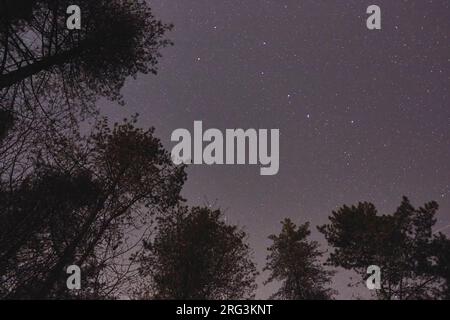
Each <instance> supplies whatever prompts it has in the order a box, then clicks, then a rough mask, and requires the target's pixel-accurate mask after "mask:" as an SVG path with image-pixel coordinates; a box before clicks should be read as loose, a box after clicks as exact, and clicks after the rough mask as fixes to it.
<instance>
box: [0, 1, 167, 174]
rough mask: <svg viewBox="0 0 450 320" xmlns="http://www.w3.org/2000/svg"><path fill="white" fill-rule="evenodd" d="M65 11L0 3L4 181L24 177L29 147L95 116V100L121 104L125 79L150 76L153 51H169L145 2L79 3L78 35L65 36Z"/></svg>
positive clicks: (57, 5)
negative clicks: (162, 49) (101, 99)
mask: <svg viewBox="0 0 450 320" xmlns="http://www.w3.org/2000/svg"><path fill="white" fill-rule="evenodd" d="M71 4H73V3H72V2H71V1H69V0H13V1H11V0H7V1H1V2H0V12H1V14H0V130H1V131H0V137H1V138H3V141H2V143H1V144H0V176H2V177H7V179H10V177H14V179H15V180H18V181H21V180H23V179H24V178H25V177H26V175H27V174H28V173H29V171H30V168H31V167H32V165H31V164H30V163H29V161H28V158H29V150H31V149H33V147H36V146H40V147H42V146H41V145H42V142H43V141H45V142H48V143H51V142H50V141H51V140H52V139H53V138H54V137H59V136H60V135H72V134H73V133H74V131H77V130H78V125H79V123H80V122H81V121H83V120H85V118H86V117H92V116H94V117H95V116H97V114H98V111H97V108H96V107H95V101H96V100H97V99H98V98H99V97H107V98H109V99H112V100H117V101H119V102H122V101H121V97H120V89H121V87H122V86H123V84H124V82H125V79H126V78H127V77H130V76H136V75H137V74H138V73H156V71H157V62H158V58H159V57H160V56H161V54H160V49H161V48H163V47H164V46H166V45H168V44H170V41H168V40H167V39H165V33H166V32H167V31H168V30H169V29H170V28H171V26H170V25H167V24H164V23H162V22H161V21H159V20H157V19H155V17H154V16H153V14H152V11H151V9H150V7H149V6H148V4H147V3H146V1H143V0H137V1H125V0H99V1H90V0H79V1H77V5H79V6H80V7H81V10H82V28H81V30H68V29H67V28H66V19H67V15H66V9H67V7H68V6H69V5H71ZM8 114H9V115H10V116H11V117H12V119H14V123H13V124H14V125H13V126H12V125H11V121H10V119H11V118H10V117H3V115H8ZM6 129H8V130H9V131H7V130H6ZM8 132H9V134H7V133H8Z"/></svg>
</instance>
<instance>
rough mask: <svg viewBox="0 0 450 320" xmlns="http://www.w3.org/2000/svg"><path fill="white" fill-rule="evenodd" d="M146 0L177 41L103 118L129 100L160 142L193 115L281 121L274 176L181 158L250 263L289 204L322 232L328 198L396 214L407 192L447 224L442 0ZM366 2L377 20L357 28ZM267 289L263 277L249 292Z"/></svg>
mask: <svg viewBox="0 0 450 320" xmlns="http://www.w3.org/2000/svg"><path fill="white" fill-rule="evenodd" d="M150 3H151V5H152V7H153V9H154V13H155V15H156V16H157V17H158V18H160V19H162V20H163V21H164V22H172V23H174V24H175V29H174V30H173V31H172V32H171V33H170V34H169V37H170V39H172V40H173V41H174V42H175V45H174V46H173V47H171V48H168V49H165V50H164V51H163V54H164V57H163V58H162V59H161V63H160V71H159V74H158V75H157V76H156V77H155V76H152V75H148V76H139V77H138V78H137V79H136V80H133V79H130V80H129V81H128V82H127V84H126V86H125V88H124V89H123V91H122V92H123V94H124V98H125V101H126V106H125V107H121V106H118V105H116V104H113V103H111V102H109V101H102V102H101V109H102V112H103V113H105V114H107V115H108V116H109V117H110V118H111V121H117V120H120V119H121V118H124V117H129V116H130V115H131V114H133V113H136V112H138V113H139V114H140V115H141V117H140V122H139V125H141V126H143V127H150V126H154V127H155V128H156V135H157V136H158V137H159V138H161V140H162V141H163V142H164V145H165V146H166V148H167V150H169V151H170V150H171V148H172V147H173V146H174V143H171V142H170V135H171V133H172V131H174V130H175V129H178V128H187V129H189V130H192V128H193V122H194V121H195V120H201V121H203V127H204V129H208V128H218V129H221V130H225V129H227V128H230V129H233V128H243V129H248V128H256V129H259V128H261V129H280V132H281V137H280V172H279V173H278V175H276V176H260V174H259V166H238V165H236V166H212V167H207V166H196V167H190V168H189V169H188V174H189V176H188V181H187V183H186V185H185V187H184V193H183V195H184V197H185V198H187V199H188V200H189V203H190V204H192V205H204V204H212V205H215V206H217V207H220V208H222V209H224V210H225V212H226V216H227V219H228V220H229V222H232V223H238V224H239V225H241V226H244V227H245V229H246V231H247V232H248V233H249V234H250V239H249V240H250V243H251V245H252V247H253V248H254V251H255V260H256V261H257V262H258V264H259V268H260V269H262V267H263V265H264V261H265V256H266V251H265V249H266V247H267V246H268V245H269V241H268V240H267V236H268V235H270V234H271V233H278V232H279V231H280V230H281V225H280V223H279V222H280V221H281V220H282V219H283V218H285V217H291V218H292V219H293V220H294V221H295V222H297V223H303V222H305V221H310V222H311V224H312V226H313V236H312V238H313V239H315V240H318V241H320V243H322V244H324V245H325V240H324V238H323V237H322V236H321V235H320V234H319V233H318V232H317V231H316V229H315V226H316V225H319V224H324V223H326V222H327V217H328V216H329V215H330V214H331V211H332V210H334V209H336V208H338V207H339V206H341V205H343V204H354V203H357V202H358V201H370V202H373V203H374V204H375V205H376V206H377V208H378V209H379V211H380V212H381V213H392V212H393V211H394V210H395V208H396V207H397V206H398V205H399V204H400V201H401V197H402V196H403V195H406V196H409V197H410V199H411V200H412V202H413V204H415V205H417V206H419V205H422V204H423V203H424V202H425V201H429V200H436V201H438V202H439V204H440V205H441V209H440V213H439V216H438V218H439V221H438V223H437V228H438V229H440V228H443V227H445V226H447V225H448V224H450V212H449V209H450V105H449V103H450V96H449V88H450V43H449V38H448V35H449V34H450V32H449V30H450V11H449V10H450V1H448V0H434V1H432V0H428V1H425V0H417V1H406V0H403V1H400V0H397V1H392V0H389V1H381V0H371V1H360V0H359V1H356V0H355V1H353V0H352V1H351V0H346V1H343V0H340V1H318V0H309V1H301V0H295V1H294V0H292V1H284V0H272V1H269V0H245V1H243V0H242V1H237V0H230V1H223V0H183V1H179V0H176V1H175V0H173V1H167V0H153V1H150ZM372 4H376V5H379V6H380V7H381V10H382V30H380V31H369V30H368V29H367V27H366V19H367V17H368V15H367V14H366V9H367V7H368V6H369V5H372ZM446 233H447V234H448V233H449V229H446ZM324 248H325V247H324ZM264 279H265V275H264V274H263V275H262V276H261V277H260V279H259V283H262V282H263V281H264ZM347 282H348V274H346V273H344V272H340V273H339V274H338V275H337V276H336V282H335V283H334V287H335V288H336V289H338V290H339V291H340V292H341V294H340V296H339V297H340V298H351V291H352V290H350V289H347V288H346V283H347ZM273 290H274V287H273V286H267V287H263V286H260V288H259V289H258V295H257V297H259V298H267V297H268V296H269V295H270V294H271V293H273ZM361 293H362V294H364V290H363V289H361Z"/></svg>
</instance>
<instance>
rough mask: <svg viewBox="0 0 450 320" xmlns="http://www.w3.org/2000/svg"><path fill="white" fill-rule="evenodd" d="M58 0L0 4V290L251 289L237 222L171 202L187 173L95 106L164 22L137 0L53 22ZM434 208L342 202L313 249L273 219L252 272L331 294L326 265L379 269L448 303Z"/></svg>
mask: <svg viewBox="0 0 450 320" xmlns="http://www.w3.org/2000/svg"><path fill="white" fill-rule="evenodd" d="M70 2H71V1H67V0H14V1H12V0H5V1H2V2H1V3H0V43H1V45H0V298H1V299H119V298H124V297H127V298H131V299H250V298H253V297H254V295H255V291H256V287H257V285H256V279H257V277H258V276H259V271H258V268H257V266H256V264H255V262H254V261H253V250H252V249H251V247H250V246H249V244H248V234H247V233H246V232H245V231H244V229H243V228H241V227H239V226H236V225H232V224H229V223H227V222H226V220H225V219H224V216H223V212H222V211H221V210H219V209H214V208H211V207H208V206H206V207H190V206H187V205H186V201H185V199H183V198H182V197H181V195H180V193H181V191H182V188H183V184H184V183H185V181H186V179H187V175H186V172H185V169H186V168H185V167H184V166H176V165H174V164H173V162H172V159H171V158H170V154H169V153H168V152H167V150H165V149H164V147H163V145H162V144H161V142H160V140H159V139H158V138H157V137H156V136H155V129H154V128H150V129H142V128H140V127H138V126H137V119H138V117H137V115H136V116H133V117H130V119H124V121H123V122H121V123H115V124H110V123H109V121H108V119H107V118H106V117H104V116H102V115H101V113H100V110H98V108H97V107H96V101H97V100H98V99H99V98H107V99H110V100H111V101H116V102H119V103H121V104H124V101H123V99H122V97H121V95H120V89H121V88H122V87H123V85H124V82H125V80H126V79H127V78H129V77H135V76H136V75H137V74H139V73H142V74H156V73H157V63H158V59H159V58H160V57H161V49H162V48H164V47H166V46H170V45H172V43H171V41H170V40H169V39H168V38H167V33H168V31H170V30H171V28H172V25H170V24H165V23H163V22H161V21H160V20H158V19H157V18H155V17H154V15H153V14H152V11H151V8H150V7H149V6H148V4H147V3H146V2H145V1H141V0H138V1H123V0H98V1H91V0H78V3H79V5H80V6H82V7H83V28H82V29H80V30H67V28H65V23H66V16H65V9H66V8H67V6H69V5H70V4H71V3H70ZM111 21H115V23H114V24H111V23H110V22H111ZM87 122H89V123H93V125H92V126H90V128H89V130H87V131H86V130H85V129H84V130H82V129H81V128H82V126H83V125H85V124H86V123H87ZM437 211H438V204H437V203H435V202H430V203H426V204H424V205H423V206H422V207H419V208H416V207H414V206H413V205H412V204H411V202H410V201H409V199H407V198H404V199H403V200H402V202H401V204H400V206H399V207H398V209H397V210H396V211H395V212H394V213H393V214H379V213H378V212H377V210H376V208H375V206H374V205H373V204H371V203H366V202H361V203H358V204H356V205H353V206H343V207H341V208H339V209H338V210H336V211H334V212H332V214H331V215H330V217H329V222H328V224H325V225H323V226H318V230H319V231H320V232H321V233H322V234H323V235H324V237H325V239H326V241H327V243H328V250H327V252H325V251H323V250H322V248H321V246H320V245H319V243H317V242H315V241H312V240H311V239H310V234H311V226H310V225H309V223H307V222H306V221H305V222H304V223H303V224H299V225H296V224H295V223H294V222H293V221H292V220H290V219H286V220H284V221H282V224H281V230H280V232H279V233H278V234H275V235H270V236H269V238H270V240H271V245H270V247H269V248H268V255H267V261H266V265H265V266H264V269H263V270H262V271H266V272H267V274H268V275H269V278H268V279H267V281H266V283H270V282H276V283H279V284H280V288H279V290H278V291H276V292H275V293H274V294H273V296H272V298H274V299H287V300H297V299H302V300H309V299H333V298H335V297H336V294H337V291H336V289H335V288H333V285H332V277H333V275H334V273H335V272H336V269H337V268H343V269H346V270H351V271H353V272H355V273H356V274H357V275H358V277H359V278H358V281H357V283H363V282H364V280H365V279H366V277H367V274H366V269H367V267H368V266H370V265H378V266H380V267H381V269H382V272H383V277H382V286H381V289H380V290H378V291H376V297H377V298H379V299H402V300H403V299H449V298H450V240H449V239H448V238H447V237H446V236H445V235H444V234H443V233H433V227H434V226H435V224H436V213H437ZM69 265H77V266H80V268H81V270H82V277H83V283H82V287H81V289H80V290H75V291H71V290H67V287H66V279H67V274H66V268H67V266H69Z"/></svg>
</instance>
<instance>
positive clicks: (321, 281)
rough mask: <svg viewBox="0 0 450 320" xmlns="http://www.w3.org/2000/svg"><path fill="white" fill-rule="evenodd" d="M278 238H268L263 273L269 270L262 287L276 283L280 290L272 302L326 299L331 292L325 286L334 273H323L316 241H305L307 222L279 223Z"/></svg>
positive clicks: (331, 294)
mask: <svg viewBox="0 0 450 320" xmlns="http://www.w3.org/2000/svg"><path fill="white" fill-rule="evenodd" d="M282 226H283V228H282V230H281V233H280V234H279V235H271V236H270V237H269V239H270V240H272V242H273V243H272V245H271V246H270V247H269V248H268V250H269V255H268V256H267V264H266V266H265V268H264V270H265V271H270V273H271V274H270V277H269V279H268V280H267V281H266V284H268V283H270V282H273V281H280V282H281V288H280V289H279V290H278V292H277V293H275V294H274V295H273V296H272V298H273V299H286V300H328V299H331V298H332V296H333V291H332V290H331V289H329V288H328V287H327V286H328V285H329V283H330V282H331V276H332V275H333V274H334V273H333V272H331V271H328V270H326V269H325V268H324V267H323V265H322V263H321V261H320V259H321V258H322V256H323V252H321V251H319V244H318V243H317V242H316V241H309V240H308V236H309V235H310V234H311V231H310V230H309V223H305V224H303V225H300V226H298V227H297V226H296V225H295V224H294V223H293V222H292V221H291V220H290V219H285V220H284V221H283V222H282Z"/></svg>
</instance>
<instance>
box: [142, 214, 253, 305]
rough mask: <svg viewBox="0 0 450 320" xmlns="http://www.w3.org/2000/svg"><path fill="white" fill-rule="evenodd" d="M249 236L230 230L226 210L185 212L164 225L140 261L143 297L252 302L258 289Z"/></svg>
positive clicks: (166, 218) (162, 222)
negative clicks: (248, 299) (250, 299)
mask: <svg viewBox="0 0 450 320" xmlns="http://www.w3.org/2000/svg"><path fill="white" fill-rule="evenodd" d="M246 237H247V235H246V233H245V232H244V231H242V230H240V229H239V228H238V227H237V226H234V225H228V224H227V223H226V222H225V221H224V220H223V215H222V213H221V211H220V210H211V209H210V208H200V207H195V208H191V209H189V208H187V207H180V208H178V209H177V210H176V212H174V213H173V214H171V215H167V216H164V217H163V218H161V219H159V223H158V230H157V233H156V235H155V237H154V239H148V240H147V241H146V242H145V250H144V252H143V253H142V255H141V256H140V257H139V261H140V263H141V267H140V270H139V274H140V276H141V277H143V278H144V279H145V278H146V279H148V281H144V283H143V289H142V290H141V291H140V292H139V293H138V296H139V297H149V298H156V299H189V300H198V299H210V300H223V299H247V298H251V297H253V295H254V290H255V289H256V285H255V277H256V275H257V271H256V266H255V264H254V263H253V262H252V260H251V250H250V248H249V245H248V244H247V242H246Z"/></svg>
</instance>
